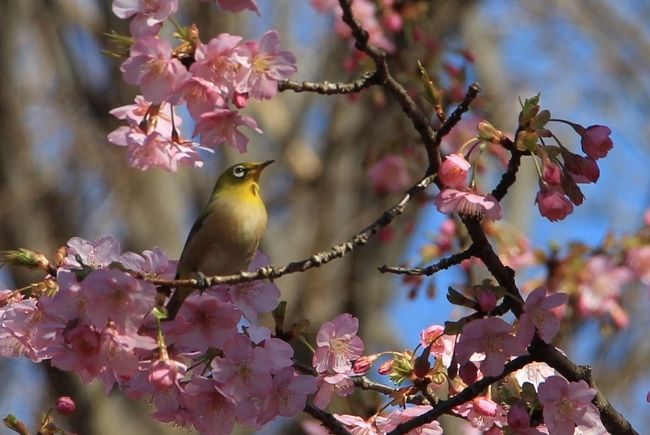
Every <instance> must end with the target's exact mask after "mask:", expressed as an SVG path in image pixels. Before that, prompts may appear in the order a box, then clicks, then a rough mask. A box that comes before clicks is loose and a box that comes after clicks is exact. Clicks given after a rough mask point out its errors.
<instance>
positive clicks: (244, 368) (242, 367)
mask: <svg viewBox="0 0 650 435" xmlns="http://www.w3.org/2000/svg"><path fill="white" fill-rule="evenodd" d="M237 374H238V375H239V377H240V379H242V380H243V381H245V382H248V381H249V380H250V378H251V374H252V373H251V369H250V367H249V366H248V361H240V362H238V363H237Z"/></svg>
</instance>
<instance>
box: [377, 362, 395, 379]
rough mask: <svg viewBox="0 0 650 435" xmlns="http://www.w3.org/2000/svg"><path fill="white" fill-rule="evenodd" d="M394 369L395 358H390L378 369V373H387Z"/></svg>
mask: <svg viewBox="0 0 650 435" xmlns="http://www.w3.org/2000/svg"><path fill="white" fill-rule="evenodd" d="M392 369H393V360H392V359H389V360H388V361H385V362H383V363H382V364H381V365H380V366H379V368H378V369H377V373H379V374H380V375H387V374H388V373H390V371H391V370H392Z"/></svg>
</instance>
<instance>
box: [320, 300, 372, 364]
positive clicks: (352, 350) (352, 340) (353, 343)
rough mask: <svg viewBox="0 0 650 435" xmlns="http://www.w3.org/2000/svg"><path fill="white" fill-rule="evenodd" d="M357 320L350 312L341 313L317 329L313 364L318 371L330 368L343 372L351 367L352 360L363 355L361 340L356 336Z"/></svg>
mask: <svg viewBox="0 0 650 435" xmlns="http://www.w3.org/2000/svg"><path fill="white" fill-rule="evenodd" d="M358 330H359V320H358V319H356V318H355V317H352V316H351V315H350V314H347V313H345V314H341V315H339V316H337V317H336V318H334V320H332V321H330V322H325V323H323V325H322V326H321V327H320V329H319V330H318V335H317V336H316V343H317V344H318V348H317V349H316V352H315V353H314V358H313V365H314V367H315V368H316V370H317V371H318V372H319V373H324V372H326V371H328V370H332V371H334V372H336V373H345V372H347V371H349V370H351V369H352V361H353V360H355V359H357V358H359V357H360V356H361V355H363V342H362V341H361V338H359V337H358V336H357V331H358Z"/></svg>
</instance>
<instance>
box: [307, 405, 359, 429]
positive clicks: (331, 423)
mask: <svg viewBox="0 0 650 435" xmlns="http://www.w3.org/2000/svg"><path fill="white" fill-rule="evenodd" d="M304 411H305V412H306V413H307V414H309V415H311V416H312V417H314V418H315V419H316V420H318V421H320V422H321V423H322V424H323V426H325V427H326V428H327V429H328V430H329V431H330V433H333V434H335V435H350V432H349V431H348V430H347V429H346V428H345V426H343V423H341V422H340V421H338V420H337V419H336V417H334V416H333V415H332V414H330V413H329V412H326V411H323V410H322V409H320V408H318V407H316V406H314V405H312V404H311V403H309V402H308V403H307V405H305V409H304Z"/></svg>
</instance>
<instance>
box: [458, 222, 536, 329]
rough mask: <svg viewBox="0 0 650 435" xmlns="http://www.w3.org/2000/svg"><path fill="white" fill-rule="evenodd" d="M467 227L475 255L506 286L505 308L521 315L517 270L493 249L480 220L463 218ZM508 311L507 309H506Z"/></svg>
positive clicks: (516, 314)
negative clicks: (508, 264) (505, 262)
mask: <svg viewBox="0 0 650 435" xmlns="http://www.w3.org/2000/svg"><path fill="white" fill-rule="evenodd" d="M462 221H463V224H465V227H466V228H467V233H468V234H469V236H470V238H471V239H472V245H473V246H474V252H473V254H474V256H476V257H478V258H479V259H480V260H481V261H482V262H483V264H485V267H487V269H488V270H489V271H490V273H491V274H492V276H493V277H494V278H495V279H496V280H497V282H498V283H499V285H501V286H503V287H505V288H506V290H507V291H508V296H507V297H505V298H504V300H503V304H502V305H504V308H508V309H511V310H512V312H513V313H514V314H515V316H517V317H519V315H520V314H521V312H522V306H523V299H522V297H521V294H520V293H519V289H518V288H517V284H516V283H515V271H514V270H512V269H511V268H509V267H507V266H505V265H504V264H503V263H502V262H501V259H500V258H499V256H498V255H497V254H496V252H494V249H492V245H490V242H489V241H488V239H487V236H486V235H485V232H484V231H483V228H482V227H481V223H480V221H478V220H476V219H473V218H462ZM506 311H507V310H506Z"/></svg>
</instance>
